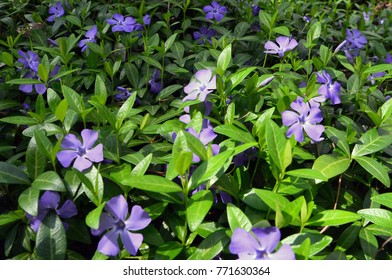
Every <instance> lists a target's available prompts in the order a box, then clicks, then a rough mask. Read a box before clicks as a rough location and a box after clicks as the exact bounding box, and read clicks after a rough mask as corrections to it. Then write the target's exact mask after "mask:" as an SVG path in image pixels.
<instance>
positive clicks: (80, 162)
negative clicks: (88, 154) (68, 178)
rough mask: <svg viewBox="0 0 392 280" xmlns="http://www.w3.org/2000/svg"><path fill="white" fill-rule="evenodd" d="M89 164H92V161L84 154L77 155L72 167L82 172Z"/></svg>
mask: <svg viewBox="0 0 392 280" xmlns="http://www.w3.org/2000/svg"><path fill="white" fill-rule="evenodd" d="M91 165H93V164H92V162H91V161H89V160H88V159H86V158H85V157H84V156H78V157H76V160H75V162H74V164H73V167H74V168H76V169H77V170H79V171H80V172H82V171H84V170H86V169H88V168H90V167H91Z"/></svg>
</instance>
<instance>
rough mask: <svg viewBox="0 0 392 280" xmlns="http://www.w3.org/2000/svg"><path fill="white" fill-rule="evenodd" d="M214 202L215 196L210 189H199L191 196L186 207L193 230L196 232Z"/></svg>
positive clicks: (189, 223)
mask: <svg viewBox="0 0 392 280" xmlns="http://www.w3.org/2000/svg"><path fill="white" fill-rule="evenodd" d="M213 203H214V196H213V194H212V192H211V191H210V190H201V191H198V192H197V193H195V194H194V195H192V196H191V197H190V199H189V202H188V207H187V209H186V219H187V221H188V227H189V229H190V231H191V232H194V231H195V230H196V229H197V228H198V226H199V225H200V224H201V223H202V222H203V220H204V218H205V216H206V215H207V214H208V212H209V211H210V209H211V206H212V204H213Z"/></svg>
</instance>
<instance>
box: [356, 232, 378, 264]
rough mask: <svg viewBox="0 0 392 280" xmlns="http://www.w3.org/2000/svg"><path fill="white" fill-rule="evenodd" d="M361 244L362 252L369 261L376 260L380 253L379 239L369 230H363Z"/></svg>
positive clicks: (360, 238)
mask: <svg viewBox="0 0 392 280" xmlns="http://www.w3.org/2000/svg"><path fill="white" fill-rule="evenodd" d="M359 242H360V244H361V248H362V252H363V254H364V255H365V258H366V259H367V260H372V259H374V257H375V255H376V253H377V251H378V242H377V238H376V237H375V236H374V235H373V233H371V231H369V230H368V229H367V228H361V230H360V231H359Z"/></svg>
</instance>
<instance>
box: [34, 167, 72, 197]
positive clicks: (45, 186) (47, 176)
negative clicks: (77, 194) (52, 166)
mask: <svg viewBox="0 0 392 280" xmlns="http://www.w3.org/2000/svg"><path fill="white" fill-rule="evenodd" d="M31 186H32V187H33V188H34V189H37V190H46V191H56V192H65V191H66V189H65V185H64V183H63V181H62V180H61V178H60V176H59V175H58V174H57V173H56V172H54V171H47V172H45V173H42V174H40V175H39V176H38V177H37V178H36V179H35V180H34V182H33V183H32V185H31Z"/></svg>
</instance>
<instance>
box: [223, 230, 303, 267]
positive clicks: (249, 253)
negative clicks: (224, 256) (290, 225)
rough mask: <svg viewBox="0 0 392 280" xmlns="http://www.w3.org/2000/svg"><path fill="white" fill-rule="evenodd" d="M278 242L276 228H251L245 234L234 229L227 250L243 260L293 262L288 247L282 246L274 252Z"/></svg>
mask: <svg viewBox="0 0 392 280" xmlns="http://www.w3.org/2000/svg"><path fill="white" fill-rule="evenodd" d="M279 241H280V231H279V229H278V228H277V227H267V228H253V229H252V232H251V233H250V232H247V231H245V230H244V229H242V228H236V229H235V230H234V232H233V235H232V236H231V243H230V245H229V250H230V252H231V253H232V254H235V255H238V258H239V259H243V260H295V254H294V252H293V249H291V247H290V245H288V244H283V245H282V246H281V247H280V248H279V249H278V250H277V251H276V252H274V251H275V249H276V247H277V246H278V244H279Z"/></svg>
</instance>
